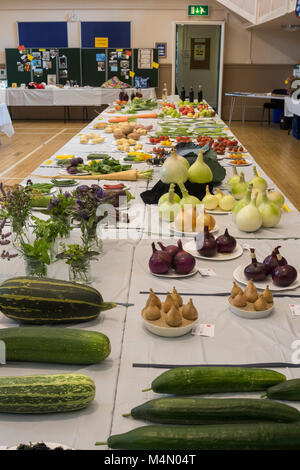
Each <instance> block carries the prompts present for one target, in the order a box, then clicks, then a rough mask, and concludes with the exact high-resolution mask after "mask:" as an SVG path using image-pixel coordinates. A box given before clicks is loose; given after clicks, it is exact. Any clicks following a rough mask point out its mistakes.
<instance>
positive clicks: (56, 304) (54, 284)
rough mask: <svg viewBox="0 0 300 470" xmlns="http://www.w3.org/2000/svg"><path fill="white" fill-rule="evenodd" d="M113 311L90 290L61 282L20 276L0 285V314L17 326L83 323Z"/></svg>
mask: <svg viewBox="0 0 300 470" xmlns="http://www.w3.org/2000/svg"><path fill="white" fill-rule="evenodd" d="M113 307H115V304H113V303H104V302H103V298H102V296H101V294H100V292H98V291H97V290H96V289H94V288H93V287H90V286H86V285H83V284H77V283H75V282H69V281H63V280H60V279H50V278H36V277H26V276H23V277H14V278H11V279H7V280H6V281H4V282H3V283H2V284H1V285H0V310H1V312H2V313H3V314H4V315H5V316H6V317H8V318H11V319H13V320H16V321H18V322H20V323H35V324H52V323H70V322H84V321H88V320H93V319H95V318H97V317H98V315H99V314H100V312H101V310H108V309H110V308H113Z"/></svg>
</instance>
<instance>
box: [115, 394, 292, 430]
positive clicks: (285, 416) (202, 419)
mask: <svg viewBox="0 0 300 470" xmlns="http://www.w3.org/2000/svg"><path fill="white" fill-rule="evenodd" d="M130 415H131V416H132V417H133V418H135V419H140V420H145V421H150V422H152V423H160V424H183V425H184V424H201V425H204V424H224V423H225V424H226V423H227V424H229V423H247V422H252V423H253V422H254V421H273V422H282V423H289V422H293V421H299V420H300V411H298V410H297V409H296V408H294V407H292V406H288V405H285V404H284V403H279V402H276V401H273V400H261V399H260V398H190V397H184V398H179V397H178V398H177V397H176V398H174V397H172V398H156V399H154V400H149V401H147V402H146V403H143V404H142V405H139V406H136V407H135V408H133V409H132V410H131V413H129V414H124V415H123V416H130Z"/></svg>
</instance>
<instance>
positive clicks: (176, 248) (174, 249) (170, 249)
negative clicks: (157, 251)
mask: <svg viewBox="0 0 300 470" xmlns="http://www.w3.org/2000/svg"><path fill="white" fill-rule="evenodd" d="M158 245H159V246H160V247H161V249H162V250H163V251H165V252H167V253H168V254H169V255H170V256H172V259H173V257H174V256H175V255H176V254H177V253H178V251H179V246H178V245H168V246H164V245H163V244H162V243H161V242H158Z"/></svg>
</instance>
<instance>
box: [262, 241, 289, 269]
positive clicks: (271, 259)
mask: <svg viewBox="0 0 300 470" xmlns="http://www.w3.org/2000/svg"><path fill="white" fill-rule="evenodd" d="M279 248H281V246H276V248H274V250H273V251H272V253H271V254H270V255H269V256H267V257H266V258H265V259H264V265H265V269H266V273H267V274H272V273H273V271H274V269H275V268H276V267H277V266H284V265H285V264H287V260H286V259H285V258H283V257H281V259H277V255H279V254H280V253H279Z"/></svg>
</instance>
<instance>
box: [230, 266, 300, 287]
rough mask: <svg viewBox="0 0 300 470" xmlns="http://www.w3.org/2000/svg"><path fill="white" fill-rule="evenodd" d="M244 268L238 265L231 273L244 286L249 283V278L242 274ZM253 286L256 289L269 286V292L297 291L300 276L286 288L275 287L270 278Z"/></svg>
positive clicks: (299, 284) (256, 282)
mask: <svg viewBox="0 0 300 470" xmlns="http://www.w3.org/2000/svg"><path fill="white" fill-rule="evenodd" d="M245 267H246V266H245V265H240V266H238V267H237V268H236V269H235V270H234V271H233V277H234V279H235V280H236V281H237V282H239V283H240V284H244V285H246V284H248V282H249V278H247V277H246V275H245V273H244V269H245ZM255 285H256V287H257V289H266V287H267V286H269V288H270V290H272V291H284V290H291V289H297V287H299V286H300V276H299V274H298V275H297V277H296V279H295V280H294V281H293V282H292V283H291V284H290V285H288V286H278V285H275V284H274V282H273V280H272V278H270V277H267V278H266V279H265V280H264V281H255Z"/></svg>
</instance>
